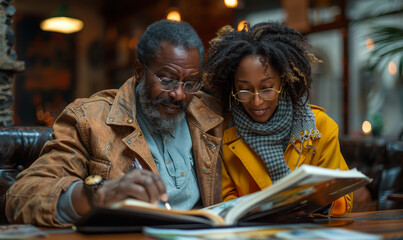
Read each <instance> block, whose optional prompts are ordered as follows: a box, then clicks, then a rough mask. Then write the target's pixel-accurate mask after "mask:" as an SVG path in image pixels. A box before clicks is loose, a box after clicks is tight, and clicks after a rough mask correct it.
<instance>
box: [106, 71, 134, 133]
mask: <svg viewBox="0 0 403 240" xmlns="http://www.w3.org/2000/svg"><path fill="white" fill-rule="evenodd" d="M135 86H136V80H135V78H134V77H132V78H130V79H129V80H127V81H126V82H125V83H124V84H123V85H122V86H121V87H120V88H119V90H118V91H117V94H116V96H115V99H114V100H113V104H112V107H111V110H110V112H109V114H108V118H107V119H106V124H111V125H122V126H133V122H135V121H134V120H135V118H136V117H135V116H136V95H135Z"/></svg>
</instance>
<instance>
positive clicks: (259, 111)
mask: <svg viewBox="0 0 403 240" xmlns="http://www.w3.org/2000/svg"><path fill="white" fill-rule="evenodd" d="M251 112H252V113H253V114H254V115H256V116H263V115H264V114H265V113H266V112H267V108H265V109H251Z"/></svg>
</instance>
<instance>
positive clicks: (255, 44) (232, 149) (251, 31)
mask: <svg viewBox="0 0 403 240" xmlns="http://www.w3.org/2000/svg"><path fill="white" fill-rule="evenodd" d="M307 48H308V45H307V43H306V41H305V39H304V37H303V36H302V35H301V34H300V33H298V32H297V31H295V30H293V29H291V28H288V27H286V26H284V25H281V24H279V23H276V22H264V23H259V24H256V25H254V26H252V27H251V26H249V24H248V25H246V27H245V28H244V29H243V30H242V31H234V30H233V29H232V28H231V27H229V26H225V27H223V28H222V29H221V30H220V31H219V32H218V36H217V37H216V38H214V39H213V40H211V41H210V49H209V52H208V60H207V66H206V69H205V83H206V84H207V86H209V87H210V88H211V89H214V90H215V91H216V93H217V95H218V96H219V97H220V98H221V101H222V104H223V106H224V109H225V110H224V111H225V116H226V118H227V123H228V124H227V128H226V130H225V131H224V136H223V201H227V200H231V199H234V198H237V197H240V196H244V195H247V194H250V193H253V192H256V191H259V190H261V189H263V188H266V187H269V186H271V185H272V183H275V182H276V181H278V180H279V179H281V178H282V177H284V176H286V175H287V174H289V173H290V172H291V171H293V170H294V169H296V168H298V167H299V166H300V165H301V164H309V165H315V166H319V167H324V168H331V169H340V170H348V166H347V164H346V162H345V161H344V158H343V156H342V154H341V152H340V145H339V140H338V126H337V124H336V123H335V122H334V121H333V120H332V119H331V118H330V117H329V116H328V115H327V114H326V113H325V110H324V109H323V108H320V107H317V106H313V105H309V104H308V99H309V89H310V86H311V83H312V77H311V64H312V63H313V62H315V61H319V60H318V59H316V58H315V56H314V55H313V54H311V53H309V52H308V50H307ZM351 208H352V194H349V195H345V196H344V197H342V198H340V199H338V200H336V201H335V202H334V203H333V204H332V205H330V206H328V208H326V209H325V210H326V211H325V212H323V213H325V214H327V215H333V216H339V215H343V214H345V213H347V212H350V211H351Z"/></svg>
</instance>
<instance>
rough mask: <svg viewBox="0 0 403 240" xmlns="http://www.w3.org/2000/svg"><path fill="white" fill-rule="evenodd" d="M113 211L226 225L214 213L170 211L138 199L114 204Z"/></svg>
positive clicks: (212, 224) (198, 210)
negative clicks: (120, 210)
mask: <svg viewBox="0 0 403 240" xmlns="http://www.w3.org/2000/svg"><path fill="white" fill-rule="evenodd" d="M110 208H111V209H127V210H128V211H130V210H131V211H137V212H143V213H144V214H159V215H164V216H165V217H171V218H178V219H182V220H186V219H188V220H189V221H193V222H200V223H204V224H208V225H211V226H215V225H224V224H225V223H224V219H223V218H221V217H219V215H216V214H214V212H207V211H203V210H201V209H194V210H176V209H171V210H168V209H166V208H163V207H159V206H157V205H153V204H151V203H148V202H144V201H140V200H136V199H131V198H129V199H126V200H124V201H122V202H118V203H115V204H113V205H112V206H111V207H110Z"/></svg>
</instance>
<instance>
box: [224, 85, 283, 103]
mask: <svg viewBox="0 0 403 240" xmlns="http://www.w3.org/2000/svg"><path fill="white" fill-rule="evenodd" d="M280 92H281V88H280V90H277V89H274V88H265V89H262V90H260V91H259V92H258V93H253V92H249V91H247V90H240V91H239V92H237V93H235V94H234V92H231V95H232V96H233V97H234V98H235V99H236V100H238V101H240V102H249V101H250V100H252V99H253V97H254V96H255V95H259V97H260V98H262V99H263V100H265V101H269V100H273V99H275V98H277V96H278V95H279V94H280Z"/></svg>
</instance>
